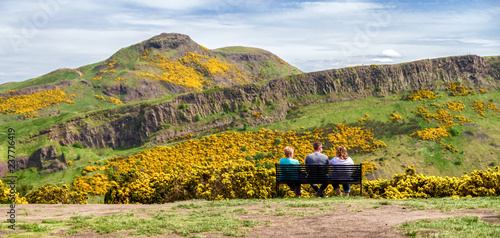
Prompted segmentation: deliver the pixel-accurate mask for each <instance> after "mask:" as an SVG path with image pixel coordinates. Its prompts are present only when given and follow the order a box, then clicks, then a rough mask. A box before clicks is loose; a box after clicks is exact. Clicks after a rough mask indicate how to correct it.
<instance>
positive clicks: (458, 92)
mask: <svg viewBox="0 0 500 238" xmlns="http://www.w3.org/2000/svg"><path fill="white" fill-rule="evenodd" d="M446 90H448V91H450V93H451V95H453V96H466V95H474V94H476V92H474V91H470V90H467V87H466V86H462V85H460V84H459V83H456V82H453V83H450V84H448V87H447V88H446Z"/></svg>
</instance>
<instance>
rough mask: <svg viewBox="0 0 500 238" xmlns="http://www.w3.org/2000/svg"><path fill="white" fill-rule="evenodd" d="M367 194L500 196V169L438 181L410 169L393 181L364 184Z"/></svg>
mask: <svg viewBox="0 0 500 238" xmlns="http://www.w3.org/2000/svg"><path fill="white" fill-rule="evenodd" d="M363 191H366V192H367V195H368V197H371V198H389V199H406V198H431V197H450V196H454V197H482V196H498V195H500V169H499V167H498V166H497V167H495V168H494V169H487V170H484V171H481V170H474V171H472V172H471V173H470V174H466V175H463V176H462V177H460V178H458V177H437V176H428V175H424V174H417V173H416V171H415V168H414V167H413V166H410V167H408V168H407V169H406V171H405V173H404V174H395V175H393V176H392V179H391V180H386V179H379V180H374V181H367V182H364V183H363Z"/></svg>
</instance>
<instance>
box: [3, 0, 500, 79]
mask: <svg viewBox="0 0 500 238" xmlns="http://www.w3.org/2000/svg"><path fill="white" fill-rule="evenodd" d="M498 16H500V3H499V2H498V1H454V0H441V1H350V0H348V1H326V0H323V1H285V0H267V1H264V0H254V1H250V0H234V1H230V0H219V1H214V0H183V1H178V0H175V1H173V0H172V1H171V0H167V1H156V0H121V1H118V0H108V1H97V0H73V1H70V0H25V1H18V0H2V1H1V2H0V84H2V83H5V82H10V81H23V80H26V79H30V78H33V77H37V76H40V75H43V74H45V73H49V72H51V71H53V70H56V69H59V68H76V67H79V66H83V65H87V64H91V63H95V62H98V61H101V60H104V59H106V58H108V57H109V56H111V55H112V54H113V53H114V52H116V51H117V50H119V49H120V48H123V47H127V46H129V45H132V44H135V43H138V42H141V41H143V40H146V39H148V38H150V37H152V36H155V35H158V34H160V33H164V32H167V33H169V32H176V33H183V34H187V35H189V36H190V37H191V38H192V39H193V40H194V41H196V42H198V43H199V44H201V45H204V46H206V47H207V48H210V49H215V48H219V47H224V46H236V45H241V46H251V47H258V48H262V49H265V50H269V51H271V52H273V53H275V54H277V55H278V56H280V57H281V58H283V59H284V60H285V61H287V62H289V63H291V64H293V65H295V66H297V67H298V68H299V69H301V70H303V71H306V72H311V71H318V70H326V69H332V68H342V67H346V66H350V65H362V64H365V65H367V64H393V63H399V62H406V61H413V60H419V59H427V58H436V57H445V56H452V55H464V54H477V55H481V56H489V55H500V20H499V19H500V17H498Z"/></svg>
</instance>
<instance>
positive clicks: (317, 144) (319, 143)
mask: <svg viewBox="0 0 500 238" xmlns="http://www.w3.org/2000/svg"><path fill="white" fill-rule="evenodd" d="M322 145H323V144H321V142H317V141H316V142H314V144H313V147H314V150H319V148H320V147H321V146H322Z"/></svg>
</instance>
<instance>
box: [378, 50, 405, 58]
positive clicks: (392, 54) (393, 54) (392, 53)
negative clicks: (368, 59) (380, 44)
mask: <svg viewBox="0 0 500 238" xmlns="http://www.w3.org/2000/svg"><path fill="white" fill-rule="evenodd" d="M382 55H384V56H388V57H401V54H400V53H398V52H397V51H395V50H392V49H387V50H384V51H382Z"/></svg>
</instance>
